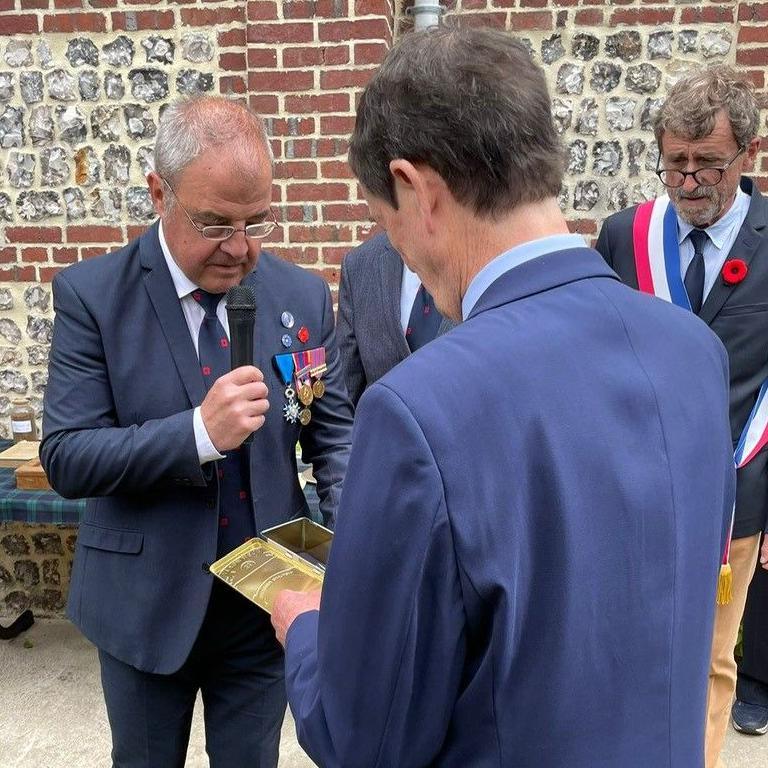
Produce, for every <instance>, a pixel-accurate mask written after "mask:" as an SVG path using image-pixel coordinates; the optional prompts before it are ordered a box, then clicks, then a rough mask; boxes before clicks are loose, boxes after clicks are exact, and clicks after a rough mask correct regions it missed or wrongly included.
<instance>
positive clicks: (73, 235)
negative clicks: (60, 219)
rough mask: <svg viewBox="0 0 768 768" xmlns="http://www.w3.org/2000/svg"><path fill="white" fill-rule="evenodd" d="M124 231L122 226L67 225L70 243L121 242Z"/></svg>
mask: <svg viewBox="0 0 768 768" xmlns="http://www.w3.org/2000/svg"><path fill="white" fill-rule="evenodd" d="M122 241H123V232H122V230H121V229H120V227H107V226H99V225H95V226H91V225H87V224H85V225H74V226H72V225H71V226H69V227H67V242H68V243H120V242H122Z"/></svg>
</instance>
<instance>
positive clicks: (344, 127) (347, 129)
mask: <svg viewBox="0 0 768 768" xmlns="http://www.w3.org/2000/svg"><path fill="white" fill-rule="evenodd" d="M354 128H355V117H354V115H329V116H327V117H321V118H320V133H321V134H322V135H323V136H333V135H334V134H335V135H341V136H349V134H350V133H352V131H353V130H354Z"/></svg>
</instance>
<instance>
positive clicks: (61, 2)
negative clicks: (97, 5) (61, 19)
mask: <svg viewBox="0 0 768 768" xmlns="http://www.w3.org/2000/svg"><path fill="white" fill-rule="evenodd" d="M84 3H85V0H53V6H54V8H56V9H68V8H82V7H83V5H84Z"/></svg>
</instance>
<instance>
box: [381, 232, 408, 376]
mask: <svg viewBox="0 0 768 768" xmlns="http://www.w3.org/2000/svg"><path fill="white" fill-rule="evenodd" d="M379 270H380V277H381V297H382V299H383V305H384V306H383V311H382V316H383V319H384V323H385V325H386V329H387V334H386V335H387V336H388V337H389V338H391V339H394V340H395V347H396V351H397V355H398V358H397V361H396V362H400V361H401V360H405V358H406V357H408V355H409V354H410V350H409V349H408V342H407V341H406V340H405V335H404V334H403V327H402V325H400V296H401V292H402V287H403V262H402V260H401V258H400V256H399V254H398V253H397V252H396V251H395V250H394V248H392V247H391V246H390V245H389V244H387V245H386V247H385V248H383V249H382V250H381V255H380V258H379Z"/></svg>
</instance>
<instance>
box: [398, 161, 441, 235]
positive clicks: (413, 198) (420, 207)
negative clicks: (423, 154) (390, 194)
mask: <svg viewBox="0 0 768 768" xmlns="http://www.w3.org/2000/svg"><path fill="white" fill-rule="evenodd" d="M389 172H390V173H391V174H392V177H393V179H394V184H395V195H396V197H395V199H396V200H397V207H398V208H405V211H406V214H410V215H416V214H418V215H419V216H420V217H421V219H422V220H423V222H424V225H425V227H426V228H427V231H429V232H430V233H431V232H433V231H434V229H435V227H436V224H435V213H436V209H437V204H438V191H439V189H438V187H439V185H438V184H436V181H437V180H438V179H439V178H440V177H439V176H438V175H437V173H435V171H433V170H432V169H431V168H430V167H429V166H428V165H424V164H423V163H419V164H418V165H414V164H413V163H411V162H410V161H408V160H403V159H402V158H399V159H397V160H392V161H391V162H390V164H389Z"/></svg>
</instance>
